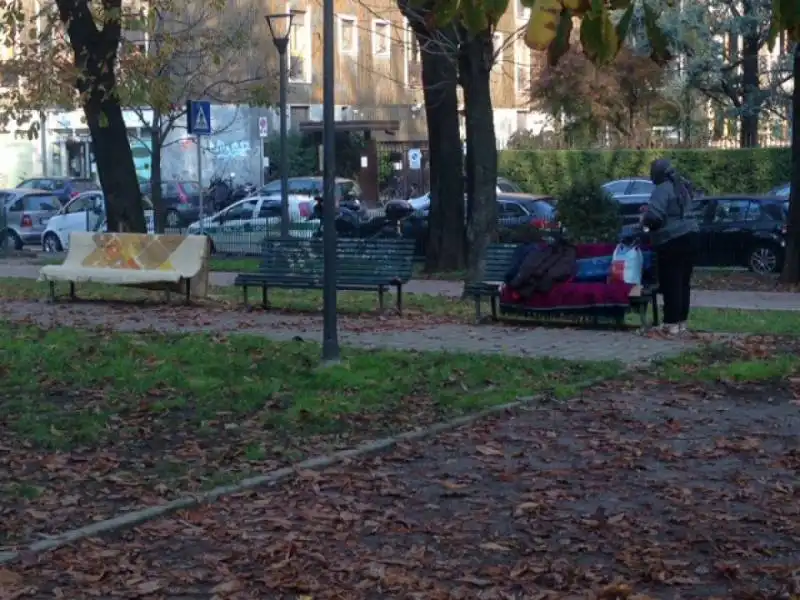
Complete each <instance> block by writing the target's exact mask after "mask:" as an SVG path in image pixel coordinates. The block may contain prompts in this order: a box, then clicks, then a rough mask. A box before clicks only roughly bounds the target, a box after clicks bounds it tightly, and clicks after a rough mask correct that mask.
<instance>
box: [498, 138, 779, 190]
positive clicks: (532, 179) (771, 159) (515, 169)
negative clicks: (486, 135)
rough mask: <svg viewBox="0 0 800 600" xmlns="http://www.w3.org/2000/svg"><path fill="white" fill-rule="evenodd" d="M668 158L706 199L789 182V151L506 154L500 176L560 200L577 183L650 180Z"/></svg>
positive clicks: (499, 166)
mask: <svg viewBox="0 0 800 600" xmlns="http://www.w3.org/2000/svg"><path fill="white" fill-rule="evenodd" d="M657 158H668V159H669V160H671V161H672V164H673V165H674V166H675V168H676V169H678V171H679V172H680V173H682V174H683V175H684V176H685V177H688V178H689V179H690V180H691V182H692V183H693V184H694V185H695V186H697V187H699V188H701V189H703V190H705V191H706V192H707V193H709V194H723V193H737V192H740V193H745V192H751V193H765V192H767V191H768V190H770V189H771V188H773V187H775V186H776V185H779V184H781V183H785V182H787V181H789V180H790V179H791V151H790V149H788V148H747V149H742V150H681V149H676V150H667V149H664V150H615V151H610V150H609V151H597V150H505V151H503V152H501V153H500V158H499V164H498V169H499V174H500V175H504V176H505V177H508V178H509V179H512V180H514V181H516V182H518V183H519V184H520V185H521V186H522V187H523V188H524V189H525V191H527V192H531V193H538V194H552V195H555V196H559V195H561V194H562V193H564V192H565V191H566V190H567V189H569V188H570V187H572V186H573V185H574V184H575V183H576V182H580V181H583V180H586V179H587V178H589V179H592V180H594V181H611V180H613V179H623V178H625V177H634V176H642V175H644V176H649V174H650V163H651V162H652V161H653V160H655V159H657Z"/></svg>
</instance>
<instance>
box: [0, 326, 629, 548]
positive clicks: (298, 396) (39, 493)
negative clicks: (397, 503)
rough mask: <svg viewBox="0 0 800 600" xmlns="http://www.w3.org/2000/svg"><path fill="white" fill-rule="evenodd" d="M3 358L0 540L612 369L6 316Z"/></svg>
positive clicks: (560, 393)
mask: <svg viewBox="0 0 800 600" xmlns="http://www.w3.org/2000/svg"><path fill="white" fill-rule="evenodd" d="M0 355H2V356H3V361H2V363H1V364H0V376H1V379H2V386H1V387H0V522H2V529H0V549H2V548H3V547H13V546H15V545H17V544H21V543H24V542H30V541H32V540H36V539H41V538H42V537H43V536H46V535H48V534H52V533H54V532H58V531H62V530H65V529H67V528H69V527H72V526H78V525H82V524H85V523H87V522H90V521H93V520H97V519H100V518H107V517H110V516H113V515H115V514H117V513H119V512H122V511H126V510H131V509H134V508H138V507H141V506H143V505H152V504H158V503H161V502H163V501H165V500H169V499H172V498H174V497H176V496H178V495H180V494H182V493H186V492H190V491H195V490H201V489H205V488H210V487H214V486H216V485H221V484H223V483H229V482H231V481H234V480H237V479H241V478H244V477H246V476H249V475H252V474H254V473H256V472H259V473H260V472H265V471H268V470H271V469H275V468H277V467H279V466H283V465H285V464H287V463H290V462H296V461H298V460H300V459H302V458H304V457H307V456H309V455H317V454H320V453H324V452H329V451H332V450H336V449H341V448H345V447H350V446H353V445H354V444H356V443H357V442H359V441H363V440H367V439H374V438H376V437H381V436H384V435H387V434H389V433H392V432H397V431H401V430H402V431H405V430H410V429H414V428H417V427H420V426H423V425H425V424H426V423H430V422H434V421H438V420H441V419H443V418H445V417H447V416H448V415H454V414H461V413H465V412H470V411H474V410H477V409H480V408H485V407H488V406H491V405H496V404H501V403H505V402H509V401H512V400H514V399H516V398H517V397H518V396H530V395H532V394H536V393H537V392H548V393H550V394H552V395H554V396H557V397H566V396H568V395H569V394H571V393H574V392H575V391H576V390H577V389H578V387H579V385H580V383H581V382H585V381H586V380H588V379H590V378H594V377H602V376H610V375H614V374H615V373H616V372H618V370H619V366H618V365H617V363H614V362H586V363H581V362H569V361H565V360H555V359H533V358H528V359H522V358H512V357H504V356H494V357H489V356H480V355H459V354H449V355H448V354H441V353H438V354H437V353H413V352H389V351H371V352H368V351H355V350H347V351H345V354H344V359H345V360H344V362H343V363H342V365H340V366H337V367H332V368H330V369H319V368H318V363H319V346H317V345H316V344H311V343H304V342H283V343H279V342H271V341H269V340H267V339H265V338H263V337H258V336H248V335H232V336H226V335H222V334H207V335H203V334H157V333H150V334H142V333H139V334H134V333H130V334H122V333H115V332H113V331H109V330H105V329H97V330H90V331H87V330H80V329H71V328H66V327H62V328H58V329H50V330H46V329H40V328H38V327H34V326H31V325H21V324H8V323H5V324H0Z"/></svg>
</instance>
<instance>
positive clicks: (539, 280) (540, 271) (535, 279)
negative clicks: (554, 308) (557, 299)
mask: <svg viewBox="0 0 800 600" xmlns="http://www.w3.org/2000/svg"><path fill="white" fill-rule="evenodd" d="M577 268H578V253H577V249H576V248H575V246H573V245H572V244H568V243H566V242H559V243H557V244H553V245H551V246H545V247H544V248H534V249H532V250H531V251H529V252H528V254H527V255H526V256H525V258H524V259H523V260H522V262H521V264H520V266H519V269H518V270H517V273H516V275H515V276H514V277H513V279H512V280H511V281H510V282H509V285H510V286H511V287H512V288H513V289H515V290H517V291H518V292H519V294H520V295H521V296H522V297H523V298H530V297H531V296H533V294H535V293H545V294H546V293H547V292H549V291H550V290H551V289H552V287H553V284H554V283H559V282H562V281H567V280H568V279H570V278H572V277H574V275H575V273H576V271H577Z"/></svg>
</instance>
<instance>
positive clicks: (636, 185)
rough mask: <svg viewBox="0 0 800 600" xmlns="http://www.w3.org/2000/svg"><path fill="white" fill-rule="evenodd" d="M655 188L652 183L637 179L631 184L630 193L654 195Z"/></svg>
mask: <svg viewBox="0 0 800 600" xmlns="http://www.w3.org/2000/svg"><path fill="white" fill-rule="evenodd" d="M654 187H655V186H654V185H653V183H652V182H650V181H644V180H643V179H637V180H635V181H633V182H632V183H631V189H630V190H629V191H628V194H630V195H632V196H633V195H645V194H652V193H653V188H654Z"/></svg>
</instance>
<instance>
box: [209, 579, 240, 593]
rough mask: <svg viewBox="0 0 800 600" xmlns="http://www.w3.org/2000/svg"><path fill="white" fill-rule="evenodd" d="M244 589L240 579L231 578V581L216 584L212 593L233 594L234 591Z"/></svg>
mask: <svg viewBox="0 0 800 600" xmlns="http://www.w3.org/2000/svg"><path fill="white" fill-rule="evenodd" d="M240 589H242V584H241V582H240V581H239V580H238V579H231V580H229V581H223V582H222V583H220V584H218V585H215V586H214V587H213V588H211V593H212V594H233V593H234V592H238V591H239V590H240Z"/></svg>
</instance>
